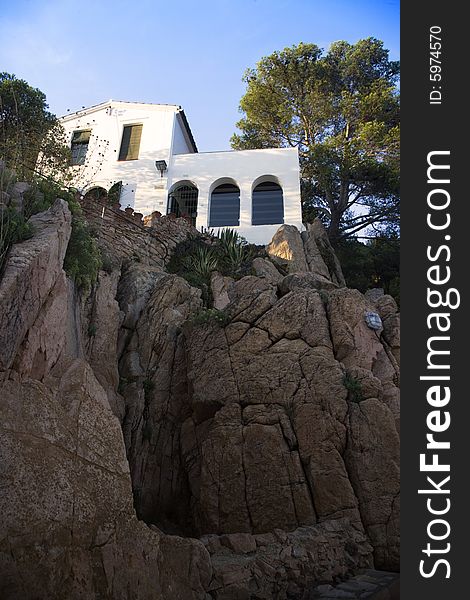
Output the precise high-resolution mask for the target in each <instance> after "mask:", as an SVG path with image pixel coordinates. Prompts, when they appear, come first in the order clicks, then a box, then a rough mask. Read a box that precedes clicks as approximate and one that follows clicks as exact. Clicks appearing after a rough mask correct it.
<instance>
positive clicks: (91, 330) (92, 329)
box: [88, 323, 96, 337]
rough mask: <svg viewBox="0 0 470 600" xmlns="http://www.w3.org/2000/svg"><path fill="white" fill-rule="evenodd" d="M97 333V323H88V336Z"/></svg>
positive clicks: (93, 335)
mask: <svg viewBox="0 0 470 600" xmlns="http://www.w3.org/2000/svg"><path fill="white" fill-rule="evenodd" d="M95 335H96V325H95V324H94V323H90V324H89V325H88V337H95Z"/></svg>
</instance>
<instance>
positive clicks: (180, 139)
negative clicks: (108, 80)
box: [172, 116, 193, 154]
mask: <svg viewBox="0 0 470 600" xmlns="http://www.w3.org/2000/svg"><path fill="white" fill-rule="evenodd" d="M192 152H193V149H192V148H191V144H190V143H189V142H188V140H187V138H186V136H185V135H184V132H183V127H182V124H181V121H180V118H178V116H177V117H176V118H175V126H174V131H173V146H172V154H190V153H192Z"/></svg>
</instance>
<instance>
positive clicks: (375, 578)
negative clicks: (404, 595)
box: [310, 569, 400, 600]
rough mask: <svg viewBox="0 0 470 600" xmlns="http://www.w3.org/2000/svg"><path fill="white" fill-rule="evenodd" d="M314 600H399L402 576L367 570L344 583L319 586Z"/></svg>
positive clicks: (315, 591) (315, 590) (314, 593)
mask: <svg viewBox="0 0 470 600" xmlns="http://www.w3.org/2000/svg"><path fill="white" fill-rule="evenodd" d="M310 598H311V599H312V600H317V599H318V600H340V599H344V600H399V598H400V574H399V573H391V572H389V571H376V570H374V569H367V570H365V571H363V572H362V573H360V574H358V575H355V576H354V577H351V579H348V580H346V581H343V582H342V583H339V584H337V585H335V586H333V585H319V586H317V587H316V588H315V589H314V590H313V595H311V596H310Z"/></svg>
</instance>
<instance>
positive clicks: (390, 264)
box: [336, 236, 400, 303]
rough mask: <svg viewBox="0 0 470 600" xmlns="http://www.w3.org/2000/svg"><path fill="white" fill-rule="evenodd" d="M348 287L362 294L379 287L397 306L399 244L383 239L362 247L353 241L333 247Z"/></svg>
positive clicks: (393, 238) (392, 239) (344, 241)
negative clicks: (393, 299)
mask: <svg viewBox="0 0 470 600" xmlns="http://www.w3.org/2000/svg"><path fill="white" fill-rule="evenodd" d="M336 254H337V256H338V259H339V261H340V263H341V267H342V269H343V273H344V277H345V279H346V283H347V285H348V287H351V288H356V289H358V290H359V291H360V292H363V293H364V292H365V291H367V290H368V289H371V288H374V287H381V288H383V289H384V292H385V293H386V294H390V295H391V296H393V297H394V298H395V300H396V301H397V302H398V303H399V302H400V240H399V239H398V238H397V237H395V236H392V237H382V238H378V237H377V238H374V239H372V240H369V241H368V243H367V244H363V243H361V242H359V241H358V240H356V239H345V240H341V241H340V243H339V244H338V245H337V247H336Z"/></svg>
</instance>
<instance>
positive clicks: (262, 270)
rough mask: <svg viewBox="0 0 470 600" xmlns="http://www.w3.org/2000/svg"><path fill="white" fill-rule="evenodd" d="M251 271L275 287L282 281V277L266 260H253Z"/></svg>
mask: <svg viewBox="0 0 470 600" xmlns="http://www.w3.org/2000/svg"><path fill="white" fill-rule="evenodd" d="M253 269H254V270H255V273H256V275H257V276H258V277H264V278H265V279H266V280H267V281H268V282H269V283H271V284H272V285H277V284H278V283H279V282H280V281H281V280H282V275H281V274H280V273H279V271H278V270H277V269H276V267H275V266H274V264H273V263H272V262H271V261H270V260H269V259H268V258H260V257H258V258H255V260H254V261H253Z"/></svg>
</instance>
